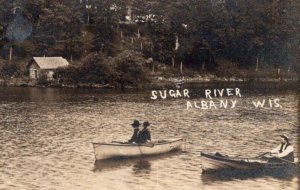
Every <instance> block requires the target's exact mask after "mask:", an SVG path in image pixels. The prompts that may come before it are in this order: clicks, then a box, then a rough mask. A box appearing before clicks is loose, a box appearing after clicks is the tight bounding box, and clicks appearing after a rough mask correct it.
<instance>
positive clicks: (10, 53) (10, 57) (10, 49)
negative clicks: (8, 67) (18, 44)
mask: <svg viewBox="0 0 300 190" xmlns="http://www.w3.org/2000/svg"><path fill="white" fill-rule="evenodd" d="M12 54H13V46H12V45H11V46H10V48H9V62H11V60H12Z"/></svg>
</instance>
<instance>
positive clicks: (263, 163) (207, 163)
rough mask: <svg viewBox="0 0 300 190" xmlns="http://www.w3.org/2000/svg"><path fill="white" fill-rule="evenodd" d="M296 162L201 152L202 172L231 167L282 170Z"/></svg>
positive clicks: (293, 166) (294, 164)
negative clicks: (270, 160)
mask: <svg viewBox="0 0 300 190" xmlns="http://www.w3.org/2000/svg"><path fill="white" fill-rule="evenodd" d="M297 165H298V163H296V162H288V161H287V162H280V163H279V162H268V160H266V159H253V158H232V157H227V156H222V155H215V154H207V153H203V152H201V166H202V171H203V172H208V171H218V170H225V169H231V170H232V169H233V170H240V171H253V170H260V171H262V170H265V171H267V170H282V169H286V168H295V166H297Z"/></svg>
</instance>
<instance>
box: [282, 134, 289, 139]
mask: <svg viewBox="0 0 300 190" xmlns="http://www.w3.org/2000/svg"><path fill="white" fill-rule="evenodd" d="M280 137H282V138H284V140H286V141H288V140H289V138H288V136H287V135H284V134H283V135H280Z"/></svg>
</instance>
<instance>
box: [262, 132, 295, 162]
mask: <svg viewBox="0 0 300 190" xmlns="http://www.w3.org/2000/svg"><path fill="white" fill-rule="evenodd" d="M280 137H281V144H280V145H278V146H277V147H276V148H274V149H273V150H271V151H270V152H269V154H270V156H271V157H269V158H268V157H267V158H268V159H269V161H270V162H283V161H290V162H294V148H293V146H292V145H291V143H290V142H289V138H288V137H287V136H286V135H280Z"/></svg>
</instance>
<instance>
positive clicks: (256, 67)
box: [255, 57, 259, 72]
mask: <svg viewBox="0 0 300 190" xmlns="http://www.w3.org/2000/svg"><path fill="white" fill-rule="evenodd" d="M258 65H259V60H258V57H257V58H256V66H255V71H256V72H257V71H258Z"/></svg>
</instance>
